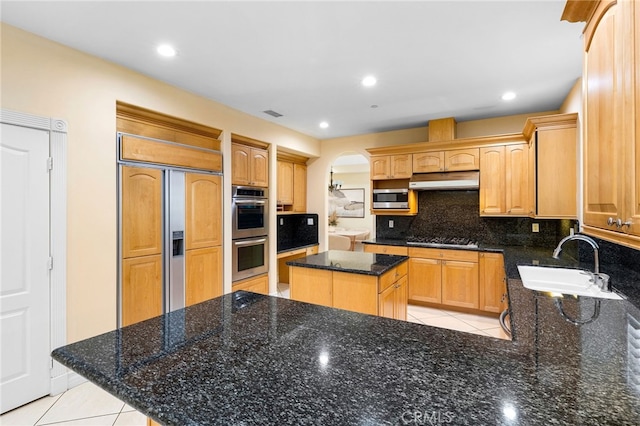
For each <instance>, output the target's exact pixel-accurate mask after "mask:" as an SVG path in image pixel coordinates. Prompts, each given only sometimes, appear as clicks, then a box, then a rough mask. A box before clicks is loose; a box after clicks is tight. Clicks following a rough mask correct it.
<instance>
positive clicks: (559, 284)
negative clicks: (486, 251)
mask: <svg viewBox="0 0 640 426" xmlns="http://www.w3.org/2000/svg"><path fill="white" fill-rule="evenodd" d="M518 271H519V272H520V278H522V284H523V285H524V286H525V287H526V288H528V289H530V290H537V291H548V292H552V293H562V294H573V295H576V296H588V297H597V298H601V299H615V300H622V297H620V295H618V294H616V293H614V292H608V291H602V290H601V289H600V288H599V287H598V285H597V284H595V283H594V281H593V275H591V274H590V273H589V272H587V271H583V270H580V269H567V268H550V267H544V266H524V265H519V266H518Z"/></svg>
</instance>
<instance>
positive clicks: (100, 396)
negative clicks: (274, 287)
mask: <svg viewBox="0 0 640 426" xmlns="http://www.w3.org/2000/svg"><path fill="white" fill-rule="evenodd" d="M278 296H280V297H285V298H289V285H287V284H283V283H280V284H278ZM407 321H410V322H414V323H417V324H425V325H430V326H433V327H442V328H449V329H452V330H458V331H462V332H466V333H473V334H479V335H482V336H490V337H496V338H499V339H509V337H508V336H507V335H506V334H505V333H504V331H502V328H500V324H499V323H498V319H497V318H494V317H486V316H482V315H473V314H465V313H460V312H454V311H448V310H445V309H435V308H427V307H424V306H415V305H409V308H408V310H407ZM0 425H2V426H36V425H37V426H43V425H56V426H65V425H69V426H71V425H74V426H103V425H104V426H107V425H110V426H145V425H146V417H145V416H144V415H142V414H140V413H138V412H137V411H135V410H134V409H133V408H131V407H129V406H128V405H126V404H124V403H123V402H122V401H120V400H118V399H116V398H114V397H113V396H111V395H109V394H108V393H107V392H105V391H103V390H102V389H100V388H99V387H97V386H95V385H93V384H91V383H88V382H87V383H84V384H82V385H80V386H77V387H75V388H73V389H70V390H68V391H67V392H64V393H63V394H61V395H57V396H50V397H49V396H48V397H44V398H41V399H39V400H37V401H34V402H32V403H30V404H27V405H25V406H23V407H20V408H17V409H15V410H13V411H10V412H8V413H6V414H4V415H2V416H0Z"/></svg>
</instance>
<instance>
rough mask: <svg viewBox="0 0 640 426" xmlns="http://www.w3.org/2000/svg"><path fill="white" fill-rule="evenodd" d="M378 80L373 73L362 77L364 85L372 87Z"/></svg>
mask: <svg viewBox="0 0 640 426" xmlns="http://www.w3.org/2000/svg"><path fill="white" fill-rule="evenodd" d="M377 82H378V80H376V78H375V77H374V76H372V75H368V76H366V77H365V78H363V79H362V85H363V86H364V87H371V86H375V85H376V83H377Z"/></svg>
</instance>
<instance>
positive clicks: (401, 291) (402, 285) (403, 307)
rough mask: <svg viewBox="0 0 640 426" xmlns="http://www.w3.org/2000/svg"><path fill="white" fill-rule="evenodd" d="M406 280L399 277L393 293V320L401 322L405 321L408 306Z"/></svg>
mask: <svg viewBox="0 0 640 426" xmlns="http://www.w3.org/2000/svg"><path fill="white" fill-rule="evenodd" d="M407 282H408V278H407V276H406V275H405V276H403V277H401V278H400V279H399V280H398V282H397V283H396V291H395V296H396V297H395V313H394V318H395V319H398V320H402V321H406V320H407V304H408V288H407V287H408V284H407Z"/></svg>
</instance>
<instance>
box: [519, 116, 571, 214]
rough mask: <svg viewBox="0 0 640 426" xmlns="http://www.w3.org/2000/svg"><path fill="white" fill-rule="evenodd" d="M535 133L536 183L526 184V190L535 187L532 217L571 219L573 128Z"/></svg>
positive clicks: (543, 130)
mask: <svg viewBox="0 0 640 426" xmlns="http://www.w3.org/2000/svg"><path fill="white" fill-rule="evenodd" d="M536 133H537V135H536V137H537V141H536V145H537V146H536V150H537V165H536V167H537V173H536V179H537V182H535V185H534V183H533V182H530V184H529V188H532V187H534V186H535V187H536V188H537V197H536V198H537V206H536V216H540V217H553V218H575V217H577V216H576V215H577V204H578V200H577V193H578V187H577V183H576V182H577V167H576V166H577V163H578V157H577V139H576V129H575V127H567V128H564V129H541V130H538V131H537V132H536ZM529 164H531V161H529ZM529 175H531V173H529Z"/></svg>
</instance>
